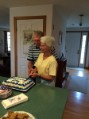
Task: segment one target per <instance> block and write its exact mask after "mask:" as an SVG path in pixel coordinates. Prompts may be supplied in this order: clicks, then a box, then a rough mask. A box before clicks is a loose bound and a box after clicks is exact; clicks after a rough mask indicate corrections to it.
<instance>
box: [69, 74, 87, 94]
mask: <svg viewBox="0 0 89 119" xmlns="http://www.w3.org/2000/svg"><path fill="white" fill-rule="evenodd" d="M69 79H70V81H69V85H68V89H70V90H73V91H78V92H82V93H87V87H88V77H80V76H69Z"/></svg>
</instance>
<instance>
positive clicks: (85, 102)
mask: <svg viewBox="0 0 89 119" xmlns="http://www.w3.org/2000/svg"><path fill="white" fill-rule="evenodd" d="M67 71H68V72H69V73H70V75H76V76H86V75H87V76H88V77H89V71H88V70H84V69H78V68H76V69H73V68H67ZM68 81H69V80H68ZM88 82H89V81H88ZM88 84H89V83H88ZM67 85H68V84H67ZM62 119H89V85H88V93H87V94H84V93H80V92H76V91H70V93H69V96H68V100H67V103H66V106H65V110H64V114H63V117H62Z"/></svg>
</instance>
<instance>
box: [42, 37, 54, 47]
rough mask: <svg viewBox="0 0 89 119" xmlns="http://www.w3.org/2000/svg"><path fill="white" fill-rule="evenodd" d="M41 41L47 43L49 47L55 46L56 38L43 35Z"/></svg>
mask: <svg viewBox="0 0 89 119" xmlns="http://www.w3.org/2000/svg"><path fill="white" fill-rule="evenodd" d="M41 43H45V44H46V45H47V46H48V47H50V48H53V47H54V45H55V38H54V37H52V36H43V37H41Z"/></svg>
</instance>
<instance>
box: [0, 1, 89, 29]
mask: <svg viewBox="0 0 89 119" xmlns="http://www.w3.org/2000/svg"><path fill="white" fill-rule="evenodd" d="M45 4H54V5H57V6H59V7H60V8H64V9H65V14H66V15H67V17H66V21H67V24H66V25H67V27H79V26H80V25H79V23H80V16H79V15H80V14H83V15H84V16H83V17H82V27H89V5H88V4H89V0H77V1H75V0H0V28H9V8H10V7H21V6H30V5H45Z"/></svg>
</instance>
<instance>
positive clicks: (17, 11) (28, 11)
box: [10, 5, 53, 76]
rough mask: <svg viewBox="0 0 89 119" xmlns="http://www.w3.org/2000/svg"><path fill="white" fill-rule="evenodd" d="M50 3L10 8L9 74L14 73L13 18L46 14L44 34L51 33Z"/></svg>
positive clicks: (51, 10) (51, 9)
mask: <svg viewBox="0 0 89 119" xmlns="http://www.w3.org/2000/svg"><path fill="white" fill-rule="evenodd" d="M52 14H53V6H52V5H39V6H28V7H14V8H10V32H11V76H14V75H15V65H14V62H15V58H14V20H13V18H14V17H16V16H40V15H46V16H47V21H46V23H47V24H46V34H47V35H51V34H52V17H53V16H52Z"/></svg>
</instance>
